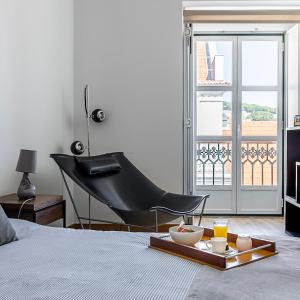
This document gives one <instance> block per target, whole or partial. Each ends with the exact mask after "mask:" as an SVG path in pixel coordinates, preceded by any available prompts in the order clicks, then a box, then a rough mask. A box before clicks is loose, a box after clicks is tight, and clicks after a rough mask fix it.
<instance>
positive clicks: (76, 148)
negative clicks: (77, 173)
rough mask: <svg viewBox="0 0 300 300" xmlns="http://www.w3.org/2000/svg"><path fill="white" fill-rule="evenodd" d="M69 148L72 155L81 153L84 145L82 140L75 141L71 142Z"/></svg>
mask: <svg viewBox="0 0 300 300" xmlns="http://www.w3.org/2000/svg"><path fill="white" fill-rule="evenodd" d="M70 150H71V152H72V153H73V154H74V155H81V154H83V152H84V151H85V147H84V145H83V143H82V142H80V141H75V142H73V143H72V144H71V147H70Z"/></svg>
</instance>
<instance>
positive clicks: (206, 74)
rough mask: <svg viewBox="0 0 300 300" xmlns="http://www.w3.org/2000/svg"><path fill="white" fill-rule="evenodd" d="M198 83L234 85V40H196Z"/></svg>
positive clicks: (205, 84) (204, 84)
mask: <svg viewBox="0 0 300 300" xmlns="http://www.w3.org/2000/svg"><path fill="white" fill-rule="evenodd" d="M196 85H202V86H211V85H212V86H231V85H232V41H217V40H211V39H208V40H201V41H196Z"/></svg>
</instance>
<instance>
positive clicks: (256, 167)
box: [241, 142, 277, 186]
mask: <svg viewBox="0 0 300 300" xmlns="http://www.w3.org/2000/svg"><path fill="white" fill-rule="evenodd" d="M241 175H242V176H241V184H242V185H262V186H270V185H273V186H274V185H277V143H276V142H243V143H242V146H241Z"/></svg>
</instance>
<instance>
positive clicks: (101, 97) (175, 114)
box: [74, 0, 183, 218]
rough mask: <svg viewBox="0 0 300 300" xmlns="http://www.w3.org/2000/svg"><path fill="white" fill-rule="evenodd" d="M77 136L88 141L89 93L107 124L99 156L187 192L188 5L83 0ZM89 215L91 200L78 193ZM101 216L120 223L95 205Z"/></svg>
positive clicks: (79, 6) (97, 144) (98, 128)
mask: <svg viewBox="0 0 300 300" xmlns="http://www.w3.org/2000/svg"><path fill="white" fill-rule="evenodd" d="M74 3H75V15H74V16H75V20H74V24H75V27H74V32H75V42H74V45H75V47H74V49H75V52H74V55H75V119H74V120H75V123H74V126H75V137H76V138H78V139H80V140H83V141H84V142H86V132H85V123H84V122H85V118H84V109H83V87H84V85H85V84H86V83H89V85H90V88H91V90H90V96H91V107H92V108H97V107H100V108H103V109H104V110H105V111H106V113H107V119H106V121H105V122H104V123H103V124H101V125H97V124H92V139H91V145H92V154H100V153H106V152H113V151H124V152H125V155H126V156H127V157H128V158H129V159H130V160H131V161H132V162H133V163H134V164H135V165H136V166H137V167H138V168H139V169H140V170H141V171H142V172H143V173H145V174H146V175H147V176H148V177H149V178H150V179H151V180H153V181H154V182H155V183H156V184H158V185H159V186H161V187H162V188H164V189H166V190H168V191H172V192H182V187H183V180H182V176H183V161H182V158H183V153H182V152H183V129H182V124H183V122H182V119H183V54H182V51H183V50H182V16H181V14H182V6H181V5H182V3H181V0H164V1H161V0H151V1H149V0H118V1H106V0H75V2H74ZM76 192H77V194H76V196H77V202H78V203H79V206H80V212H81V214H82V215H87V200H86V199H87V196H86V195H85V194H83V193H81V192H80V191H79V189H76ZM93 216H94V217H98V218H99V217H104V218H112V217H113V215H112V214H111V213H110V212H109V210H108V209H107V208H106V207H103V206H100V205H99V204H98V202H97V203H93Z"/></svg>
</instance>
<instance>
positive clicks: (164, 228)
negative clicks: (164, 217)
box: [68, 223, 178, 232]
mask: <svg viewBox="0 0 300 300" xmlns="http://www.w3.org/2000/svg"><path fill="white" fill-rule="evenodd" d="M176 225H178V224H163V225H160V226H159V227H158V231H159V232H169V228H170V227H172V226H176ZM83 226H84V229H89V224H83ZM68 228H73V229H81V226H80V224H79V223H75V224H72V225H69V226H68ZM90 229H92V230H99V231H129V230H128V226H127V225H123V224H122V225H119V224H91V228H90ZM130 231H131V232H153V231H151V230H149V229H147V228H141V227H138V226H130Z"/></svg>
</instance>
